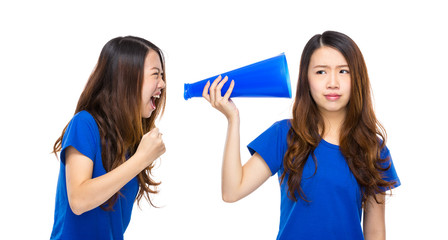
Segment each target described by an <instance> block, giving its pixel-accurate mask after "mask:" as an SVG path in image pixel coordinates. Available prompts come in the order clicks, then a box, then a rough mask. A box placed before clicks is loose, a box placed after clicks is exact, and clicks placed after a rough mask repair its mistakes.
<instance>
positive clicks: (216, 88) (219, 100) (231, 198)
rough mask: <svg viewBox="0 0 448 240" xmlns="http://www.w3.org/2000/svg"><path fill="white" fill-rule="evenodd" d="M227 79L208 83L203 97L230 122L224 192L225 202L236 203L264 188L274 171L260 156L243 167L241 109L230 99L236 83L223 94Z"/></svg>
mask: <svg viewBox="0 0 448 240" xmlns="http://www.w3.org/2000/svg"><path fill="white" fill-rule="evenodd" d="M227 80H228V78H227V77H225V78H224V79H223V80H222V81H221V76H219V77H218V78H217V79H216V80H215V81H214V82H213V83H212V84H211V86H210V82H208V83H207V84H206V85H205V87H204V90H203V93H202V96H203V97H204V98H205V99H207V101H209V102H210V103H211V105H212V106H213V107H214V108H216V109H217V110H218V111H220V112H221V113H223V114H224V115H225V116H226V118H227V121H228V126H227V138H226V143H225V147H224V156H223V163H222V185H221V189H222V198H223V200H224V201H225V202H236V201H238V200H240V199H242V198H244V197H245V196H247V195H249V194H250V193H252V192H253V191H254V190H255V189H257V188H258V187H259V186H261V185H262V184H263V183H264V182H265V181H266V180H267V179H268V178H269V177H270V176H271V171H270V169H269V167H268V165H267V164H266V162H265V161H264V160H263V158H262V157H261V156H260V155H259V154H258V153H255V154H254V155H253V156H252V157H251V158H250V159H249V160H248V161H247V163H246V164H244V166H242V164H241V154H240V118H239V113H238V109H237V108H236V106H235V104H234V103H233V101H232V100H231V99H229V97H230V94H231V93H232V90H233V87H234V85H235V82H234V81H232V82H231V83H230V87H229V89H228V90H227V92H226V94H225V95H224V96H222V95H221V89H222V87H223V85H224V84H225V83H226V82H227ZM209 87H210V91H209ZM208 92H210V93H208Z"/></svg>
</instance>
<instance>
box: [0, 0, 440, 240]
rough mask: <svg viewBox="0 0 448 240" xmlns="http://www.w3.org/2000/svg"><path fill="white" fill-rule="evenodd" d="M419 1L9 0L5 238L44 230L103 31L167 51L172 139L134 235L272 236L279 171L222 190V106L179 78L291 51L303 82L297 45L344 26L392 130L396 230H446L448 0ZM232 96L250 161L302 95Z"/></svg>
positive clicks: (1, 67) (3, 88)
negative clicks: (62, 152)
mask: <svg viewBox="0 0 448 240" xmlns="http://www.w3.org/2000/svg"><path fill="white" fill-rule="evenodd" d="M5 2H8V3H5ZM10 2H11V3H10ZM418 2H419V3H418V4H417V3H413V1H371V3H364V2H363V3H361V1H353V2H347V1H306V2H304V3H301V2H299V1H294V2H293V1H250V2H249V1H242V0H240V1H229V0H227V1H222V2H213V1H202V2H200V1H144V2H143V1H141V2H138V1H126V2H124V1H123V2H118V1H102V2H100V1H86V2H82V1H78V2H72V3H65V2H62V1H14V2H12V1H2V3H0V26H1V28H0V35H1V38H0V43H1V44H0V81H1V84H0V104H1V105H0V107H1V108H0V109H1V112H2V113H1V118H0V121H1V124H0V139H1V144H0V148H1V149H0V150H1V152H0V153H1V157H0V158H1V167H0V184H1V187H0V194H1V195H0V196H1V197H0V218H1V220H2V222H3V223H2V227H1V229H2V231H1V235H2V236H1V237H0V238H2V239H3V238H4V237H5V236H7V238H4V239H48V238H49V236H50V233H51V229H52V224H53V213H54V198H55V191H56V182H57V176H58V171H59V162H58V160H56V158H55V157H54V155H52V154H50V152H51V150H52V146H53V143H54V142H55V140H56V139H57V138H58V137H59V135H60V133H61V131H62V129H63V127H64V126H65V125H66V124H67V122H68V121H69V120H70V118H71V116H72V115H73V112H74V109H75V106H76V103H77V100H78V97H79V95H80V93H81V91H82V89H83V87H84V85H85V83H86V80H87V78H88V76H89V74H90V72H91V71H92V69H93V67H94V65H95V63H96V60H97V58H98V56H99V53H100V50H101V48H102V47H103V45H104V44H105V43H106V42H107V41H108V40H110V39H111V38H114V37H117V36H125V35H136V36H140V37H143V38H146V39H148V40H150V41H152V42H153V43H155V44H156V45H158V46H159V47H160V48H161V49H162V50H163V51H164V53H165V55H166V66H167V70H166V73H167V78H168V79H167V91H168V101H167V106H166V112H165V115H164V116H163V118H162V119H161V121H160V123H159V127H160V129H161V131H162V132H163V133H164V135H163V137H164V141H165V144H166V148H167V152H166V154H165V155H163V157H162V160H161V161H159V164H158V165H159V167H158V168H157V170H156V171H154V175H155V177H156V179H159V180H161V181H162V185H161V187H160V194H159V195H157V196H155V197H154V201H155V202H156V204H158V205H159V206H161V207H160V208H158V209H154V208H150V207H149V206H148V204H147V203H145V202H142V204H141V205H142V209H139V208H138V207H135V208H134V213H133V216H132V221H131V223H130V225H129V228H128V230H127V232H126V234H125V238H126V239H275V237H276V234H277V231H278V223H279V208H280V206H279V198H280V197H279V194H280V193H279V189H278V183H277V179H276V177H272V178H270V179H269V180H268V181H267V182H266V183H265V184H264V185H263V186H261V187H260V188H259V189H258V190H257V191H255V192H254V193H253V194H252V195H250V196H248V197H247V198H245V199H243V200H241V201H239V202H237V203H233V204H226V203H224V202H223V201H222V200H221V192H220V173H221V172H220V171H221V156H222V150H223V143H224V138H225V131H226V121H225V118H224V116H222V115H221V114H220V113H219V112H218V111H216V110H214V109H212V108H211V107H210V106H209V105H208V103H207V102H206V101H205V100H204V99H199V98H195V99H190V100H188V101H185V100H184V99H183V84H184V83H190V82H196V81H198V80H201V79H204V78H207V77H211V76H213V75H216V74H220V73H222V72H226V71H229V70H232V69H235V68H238V67H241V66H244V65H247V64H250V63H254V62H257V61H259V60H263V59H266V58H269V57H273V56H275V55H277V54H279V53H281V52H285V53H286V57H287V60H288V65H289V71H290V75H291V85H292V89H293V96H294V95H295V88H296V83H297V76H298V70H299V69H298V66H299V59H300V54H301V51H302V49H303V47H304V45H305V43H306V42H307V41H308V39H310V38H311V37H312V36H313V35H314V34H317V33H322V32H323V31H325V30H337V31H340V32H343V33H345V34H347V35H349V36H350V37H351V38H352V39H353V40H354V41H355V42H356V43H357V44H358V46H359V47H360V48H361V50H362V52H363V54H364V57H365V60H366V62H367V66H368V70H369V75H370V79H371V82H372V87H373V91H374V96H375V109H376V112H377V117H378V118H379V119H380V121H381V122H382V123H383V124H384V126H385V127H386V130H387V131H388V147H389V148H390V150H391V153H392V157H393V160H394V163H395V167H396V170H397V172H398V174H399V177H400V179H401V182H402V186H401V187H399V188H398V189H396V190H395V191H393V193H394V196H393V197H391V198H388V202H387V207H386V210H387V213H386V215H387V216H386V218H387V219H386V220H387V237H388V239H440V238H442V237H446V226H447V223H448V221H447V220H446V216H447V214H448V208H447V203H446V194H445V189H446V183H447V181H446V180H445V177H444V175H445V173H446V168H447V166H448V164H447V161H448V157H447V155H446V149H447V143H448V142H447V141H446V136H447V134H448V130H447V126H446V125H447V120H448V119H447V114H446V113H447V110H446V109H447V97H446V95H447V92H448V83H447V82H448V78H447V73H446V72H447V65H448V61H447V54H448V47H447V43H448V38H447V36H448V35H447V22H448V17H447V12H446V10H447V8H446V6H443V5H442V1H440V3H437V2H434V1H418ZM234 101H235V103H236V104H237V106H238V107H239V110H240V115H241V143H242V146H241V149H242V158H243V159H244V161H245V160H246V159H248V158H249V153H248V151H247V149H246V147H245V146H246V144H247V143H249V142H250V141H251V140H252V139H254V138H255V137H256V136H258V134H260V133H261V132H262V131H264V130H265V129H266V128H267V127H269V126H270V125H271V124H272V123H273V122H275V121H277V120H280V119H284V118H288V117H289V116H290V112H291V105H292V102H293V100H292V99H242V98H239V99H234Z"/></svg>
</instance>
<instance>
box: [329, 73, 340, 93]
mask: <svg viewBox="0 0 448 240" xmlns="http://www.w3.org/2000/svg"><path fill="white" fill-rule="evenodd" d="M327 88H329V89H338V88H339V78H338V74H337V72H333V73H332V74H329V76H328V82H327Z"/></svg>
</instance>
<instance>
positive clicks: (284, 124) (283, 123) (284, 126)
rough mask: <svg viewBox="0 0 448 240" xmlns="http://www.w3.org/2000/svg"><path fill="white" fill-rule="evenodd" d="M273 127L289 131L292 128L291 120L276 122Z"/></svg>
mask: <svg viewBox="0 0 448 240" xmlns="http://www.w3.org/2000/svg"><path fill="white" fill-rule="evenodd" d="M272 127H275V128H278V129H282V130H284V129H286V130H289V129H290V128H291V119H283V120H280V121H277V122H275V123H274V124H272Z"/></svg>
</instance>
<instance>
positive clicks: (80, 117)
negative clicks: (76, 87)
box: [72, 110, 95, 122]
mask: <svg viewBox="0 0 448 240" xmlns="http://www.w3.org/2000/svg"><path fill="white" fill-rule="evenodd" d="M72 121H84V122H95V119H94V118H93V116H92V114H90V113H89V112H87V111H85V110H82V111H80V112H77V113H76V114H75V115H74V116H73V119H72Z"/></svg>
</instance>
